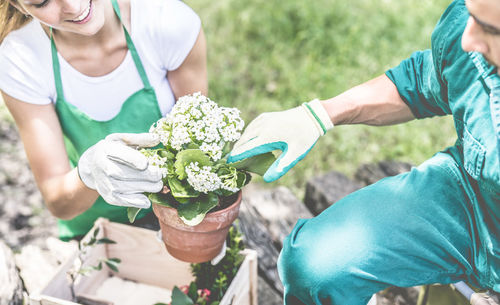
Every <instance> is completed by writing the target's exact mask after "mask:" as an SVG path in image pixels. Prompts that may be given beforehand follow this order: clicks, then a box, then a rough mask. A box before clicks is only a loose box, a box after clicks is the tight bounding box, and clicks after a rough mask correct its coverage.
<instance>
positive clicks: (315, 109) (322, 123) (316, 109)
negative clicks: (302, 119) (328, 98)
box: [302, 99, 333, 135]
mask: <svg viewBox="0 0 500 305" xmlns="http://www.w3.org/2000/svg"><path fill="white" fill-rule="evenodd" d="M302 105H304V108H306V109H307V111H308V112H309V113H310V114H311V115H312V116H313V117H314V118H315V120H316V123H318V125H319V127H320V132H321V135H324V134H325V133H326V132H327V131H328V130H330V129H332V128H333V123H332V121H331V120H330V116H329V115H328V113H327V112H326V110H325V108H324V107H323V105H321V102H320V101H319V100H318V99H314V100H312V101H310V102H308V103H304V104H302Z"/></svg>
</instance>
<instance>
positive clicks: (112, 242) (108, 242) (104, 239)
mask: <svg viewBox="0 0 500 305" xmlns="http://www.w3.org/2000/svg"><path fill="white" fill-rule="evenodd" d="M97 244H98V245H100V244H116V241H114V240H111V239H109V238H106V237H104V238H101V239H98V240H97Z"/></svg>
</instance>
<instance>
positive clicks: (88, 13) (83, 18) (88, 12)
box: [68, 0, 92, 24]
mask: <svg viewBox="0 0 500 305" xmlns="http://www.w3.org/2000/svg"><path fill="white" fill-rule="evenodd" d="M91 17H92V0H90V1H89V3H88V5H87V7H86V8H85V10H84V11H83V12H82V13H81V14H80V15H79V16H78V17H76V18H75V19H72V20H68V21H69V22H73V23H77V24H83V23H86V22H88V21H89V20H90V19H91Z"/></svg>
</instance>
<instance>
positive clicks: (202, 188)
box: [185, 162, 240, 194]
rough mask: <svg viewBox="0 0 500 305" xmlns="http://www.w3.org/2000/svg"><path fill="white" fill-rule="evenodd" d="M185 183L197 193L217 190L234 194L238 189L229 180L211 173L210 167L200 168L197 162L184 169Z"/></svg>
mask: <svg viewBox="0 0 500 305" xmlns="http://www.w3.org/2000/svg"><path fill="white" fill-rule="evenodd" d="M185 169H186V174H187V181H188V182H189V184H190V185H191V186H192V187H193V188H194V189H195V190H197V191H198V192H202V193H205V194H207V193H208V192H212V191H215V190H218V189H224V190H227V191H230V192H233V193H236V192H237V191H239V190H240V189H239V188H237V187H236V185H235V183H231V182H229V181H230V180H224V179H221V177H219V176H218V175H217V174H216V173H213V172H212V167H211V166H203V167H201V168H200V166H199V165H198V162H194V163H193V162H191V163H189V164H188V165H187V166H186V167H185Z"/></svg>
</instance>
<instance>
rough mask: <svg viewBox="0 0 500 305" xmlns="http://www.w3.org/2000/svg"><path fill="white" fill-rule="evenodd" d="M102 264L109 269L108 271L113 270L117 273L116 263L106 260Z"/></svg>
mask: <svg viewBox="0 0 500 305" xmlns="http://www.w3.org/2000/svg"><path fill="white" fill-rule="evenodd" d="M104 263H105V264H106V266H108V267H109V269H111V270H113V271H114V272H118V266H117V263H115V262H113V261H111V260H106V261H104Z"/></svg>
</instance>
